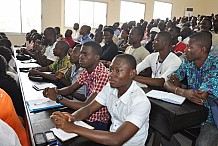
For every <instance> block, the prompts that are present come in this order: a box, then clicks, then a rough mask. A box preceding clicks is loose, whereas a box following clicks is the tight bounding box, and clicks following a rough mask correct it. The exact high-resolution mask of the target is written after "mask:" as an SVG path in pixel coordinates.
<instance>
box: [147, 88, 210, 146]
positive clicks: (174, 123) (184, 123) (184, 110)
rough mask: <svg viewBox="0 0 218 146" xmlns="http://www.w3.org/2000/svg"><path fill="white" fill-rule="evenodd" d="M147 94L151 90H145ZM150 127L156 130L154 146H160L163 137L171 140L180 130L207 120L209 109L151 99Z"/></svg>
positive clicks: (191, 104)
mask: <svg viewBox="0 0 218 146" xmlns="http://www.w3.org/2000/svg"><path fill="white" fill-rule="evenodd" d="M143 90H144V91H145V92H146V93H147V92H148V91H150V89H146V88H144V89H143ZM149 100H150V102H151V113H150V126H151V127H152V128H153V129H154V130H155V133H154V139H153V143H152V145H153V146H160V140H161V138H162V137H164V138H166V139H168V140H169V139H170V138H171V136H172V135H173V134H174V133H176V131H178V130H182V129H186V128H188V127H191V126H194V125H197V124H200V123H201V122H203V121H205V120H206V119H207V115H208V109H207V108H206V107H204V106H200V105H197V104H194V103H192V102H190V101H188V100H186V101H185V102H184V103H183V104H182V105H175V104H170V103H167V102H163V101H160V100H157V99H152V98H149Z"/></svg>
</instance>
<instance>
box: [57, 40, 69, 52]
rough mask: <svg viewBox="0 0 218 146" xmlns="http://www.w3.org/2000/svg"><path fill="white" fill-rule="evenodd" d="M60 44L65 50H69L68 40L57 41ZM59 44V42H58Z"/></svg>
mask: <svg viewBox="0 0 218 146" xmlns="http://www.w3.org/2000/svg"><path fill="white" fill-rule="evenodd" d="M57 43H58V44H60V45H61V49H62V50H63V51H64V52H66V53H67V52H68V50H69V44H68V42H66V41H58V42H57ZM56 45H57V44H56Z"/></svg>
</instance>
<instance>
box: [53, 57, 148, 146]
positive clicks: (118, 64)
mask: <svg viewBox="0 0 218 146" xmlns="http://www.w3.org/2000/svg"><path fill="white" fill-rule="evenodd" d="M135 68H136V60H135V58H134V57H133V56H131V55H128V54H123V55H118V56H116V57H115V58H114V59H113V61H112V63H111V65H110V74H109V83H107V85H106V86H105V87H104V88H103V89H102V91H101V92H100V93H99V94H98V95H97V96H96V98H95V100H94V101H92V102H91V103H90V104H88V105H87V106H86V107H83V108H81V109H80V110H78V111H76V112H75V113H73V114H72V115H71V114H69V113H61V112H54V113H53V114H52V116H51V118H52V119H53V120H54V122H55V124H56V127H57V128H61V129H62V130H64V131H66V132H70V133H71V132H73V133H77V134H78V135H80V136H83V137H86V138H88V139H90V140H92V141H95V142H97V143H100V144H104V145H124V146H144V144H145V141H146V138H147V133H148V126H149V113H150V108H151V105H150V102H149V100H148V98H147V97H146V95H145V93H144V91H143V90H142V89H141V88H140V87H139V86H137V84H136V82H135V81H133V80H132V77H133V76H134V75H135V73H136V69H135ZM103 106H106V107H107V108H108V110H109V113H110V115H111V121H112V125H111V127H110V131H99V130H94V131H93V130H90V129H86V128H83V127H80V126H77V125H75V124H74V123H73V122H74V121H78V120H84V119H85V118H87V117H88V116H89V115H91V114H92V113H93V112H95V111H96V110H98V109H100V108H101V107H103Z"/></svg>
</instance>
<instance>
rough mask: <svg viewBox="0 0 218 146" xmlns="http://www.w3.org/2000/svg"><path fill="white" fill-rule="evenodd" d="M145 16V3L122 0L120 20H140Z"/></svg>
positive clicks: (123, 21)
mask: <svg viewBox="0 0 218 146" xmlns="http://www.w3.org/2000/svg"><path fill="white" fill-rule="evenodd" d="M144 18H145V4H141V3H135V2H126V1H121V7H120V22H122V23H125V22H129V21H136V22H139V20H140V19H144Z"/></svg>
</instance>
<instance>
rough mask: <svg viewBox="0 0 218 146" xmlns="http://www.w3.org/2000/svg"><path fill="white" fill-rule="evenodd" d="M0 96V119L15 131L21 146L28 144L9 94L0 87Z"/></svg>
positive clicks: (27, 145)
mask: <svg viewBox="0 0 218 146" xmlns="http://www.w3.org/2000/svg"><path fill="white" fill-rule="evenodd" d="M0 97H1V98H0V105H1V106H0V119H1V120H3V121H4V122H5V123H7V124H8V125H9V126H10V127H11V128H12V129H13V130H14V131H15V132H16V134H17V136H18V137H19V140H20V143H21V144H22V146H29V142H28V138H27V135H26V131H25V129H24V127H23V125H22V123H21V121H20V119H19V117H18V116H17V114H16V111H15V109H14V106H13V103H12V101H11V98H10V96H9V95H8V94H7V93H6V92H5V91H4V90H2V89H0ZM2 105H4V106H2Z"/></svg>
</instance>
